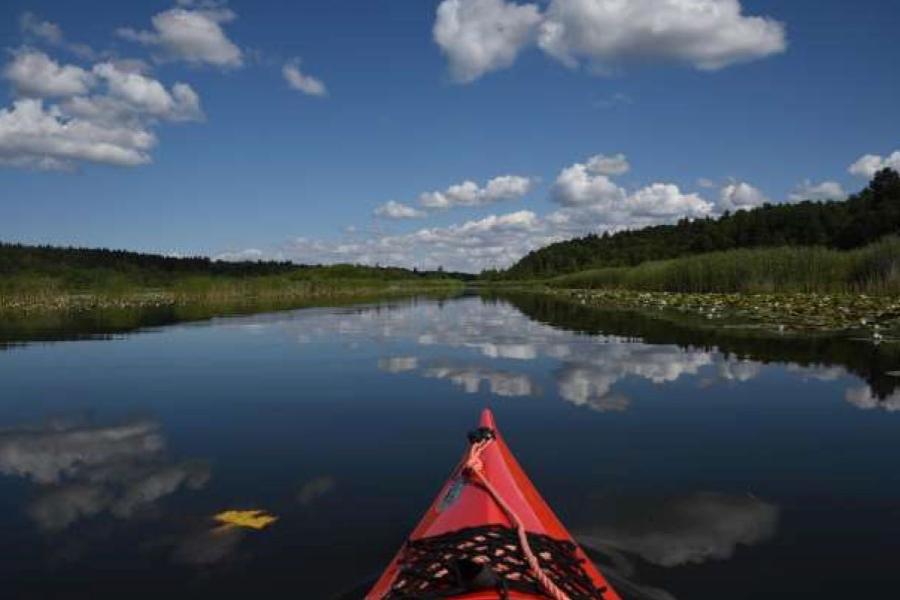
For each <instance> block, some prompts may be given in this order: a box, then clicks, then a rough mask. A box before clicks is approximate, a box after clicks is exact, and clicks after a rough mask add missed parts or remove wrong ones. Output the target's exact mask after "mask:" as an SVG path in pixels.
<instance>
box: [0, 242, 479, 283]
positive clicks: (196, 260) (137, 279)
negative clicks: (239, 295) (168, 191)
mask: <svg viewBox="0 0 900 600" xmlns="http://www.w3.org/2000/svg"><path fill="white" fill-rule="evenodd" d="M111 275H112V276H118V277H124V278H125V279H126V280H128V281H130V282H134V283H137V284H143V285H154V284H157V283H165V282H167V281H169V280H171V279H172V278H179V277H191V276H212V277H232V278H242V277H261V276H271V275H291V276H294V277H300V278H315V279H375V280H395V279H469V278H472V277H473V276H472V275H469V274H464V273H451V272H444V271H418V270H411V269H402V268H399V267H372V266H365V265H347V264H339V265H327V266H321V265H298V264H294V263H292V262H287V261H244V262H227V261H218V260H212V259H209V258H207V257H188V258H178V257H171V256H162V255H158V254H144V253H139V252H129V251H125V250H107V249H95V248H61V247H55V246H27V245H23V244H8V243H2V242H0V279H2V278H7V279H9V278H22V277H36V278H41V277H53V278H62V279H63V280H66V281H67V282H70V283H73V284H78V283H85V284H90V283H91V282H92V281H93V280H96V279H98V278H108V277H109V276H111ZM0 283H2V282H0Z"/></svg>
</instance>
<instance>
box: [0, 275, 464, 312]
mask: <svg viewBox="0 0 900 600" xmlns="http://www.w3.org/2000/svg"><path fill="white" fill-rule="evenodd" d="M462 288H463V283H462V282H460V281H456V280H451V279H446V280H398V281H384V280H368V279H347V280H339V279H335V280H327V281H294V280H290V279H286V278H247V279H234V280H231V279H229V280H223V281H217V280H215V279H212V278H209V279H203V280H199V279H195V280H186V281H182V282H179V284H178V285H175V286H172V287H170V288H167V289H166V288H164V289H153V288H127V289H122V290H83V291H79V290H73V291H59V292H57V291H53V290H52V289H51V290H39V289H38V290H32V291H22V290H20V291H17V292H14V293H6V294H0V314H4V313H5V314H10V313H13V314H20V315H22V314H35V313H48V312H83V311H92V310H107V309H129V308H132V309H140V308H158V307H167V306H168V307H174V306H190V305H217V304H218V305H248V306H250V305H254V304H264V305H271V304H279V305H291V304H292V303H295V304H298V305H309V304H310V303H316V302H330V301H334V300H359V299H363V300H364V299H367V298H373V297H390V296H398V295H409V294H415V293H425V292H454V291H461V290H462Z"/></svg>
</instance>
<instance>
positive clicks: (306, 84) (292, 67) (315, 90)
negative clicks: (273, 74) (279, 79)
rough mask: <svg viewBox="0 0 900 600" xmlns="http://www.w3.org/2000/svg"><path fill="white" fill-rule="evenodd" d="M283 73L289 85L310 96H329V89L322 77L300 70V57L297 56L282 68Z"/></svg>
mask: <svg viewBox="0 0 900 600" xmlns="http://www.w3.org/2000/svg"><path fill="white" fill-rule="evenodd" d="M281 74H282V76H283V77H284V80H285V81H287V84H288V86H289V87H290V88H291V89H293V90H297V91H298V92H302V93H304V94H306V95H308V96H327V95H328V89H327V88H326V87H325V84H324V83H323V82H322V80H320V79H316V78H315V77H313V76H312V75H306V74H305V73H303V72H301V71H300V59H299V58H295V59H293V60H291V61H289V62H287V63H285V65H284V66H283V67H282V68H281Z"/></svg>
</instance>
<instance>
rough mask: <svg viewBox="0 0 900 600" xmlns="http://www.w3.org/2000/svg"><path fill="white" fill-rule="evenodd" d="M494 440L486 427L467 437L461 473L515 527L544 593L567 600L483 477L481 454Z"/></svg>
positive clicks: (519, 522) (509, 510)
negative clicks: (477, 486)
mask: <svg viewBox="0 0 900 600" xmlns="http://www.w3.org/2000/svg"><path fill="white" fill-rule="evenodd" d="M494 439H495V434H494V430H493V429H490V428H487V427H480V428H478V429H476V430H475V431H474V432H472V433H471V434H470V435H469V441H470V442H471V445H470V446H469V453H468V455H467V456H466V461H465V464H464V465H463V471H464V473H465V474H466V475H468V476H469V477H471V478H472V479H474V480H475V482H476V483H477V484H478V485H480V486H481V487H482V488H484V490H485V491H487V493H488V494H490V496H491V498H493V500H494V502H496V503H497V506H499V507H500V508H501V509H502V510H503V512H504V513H506V516H507V518H508V519H509V521H510V523H511V524H512V525H513V527H515V529H516V533H517V534H518V536H519V546H520V547H521V549H522V554H524V555H525V560H527V561H528V566H529V567H531V574H532V575H534V577H535V579H537V581H538V582H539V583H540V584H541V587H542V588H544V591H545V592H547V593H548V594H549V595H550V597H551V598H553V600H569V596H568V595H566V593H565V592H563V591H562V590H561V589H559V587H557V585H556V584H555V583H553V580H551V579H550V577H548V576H547V574H546V573H544V569H542V568H541V563H540V562H539V561H538V557H537V555H535V553H534V552H533V551H532V549H531V544H529V543H528V532H527V531H525V525H524V524H523V523H522V519H520V518H519V515H518V514H516V511H515V510H513V508H512V507H511V506H510V505H509V504H507V502H506V501H505V500H504V499H503V497H502V496H501V495H500V493H499V492H498V491H497V489H496V488H495V487H494V486H493V485H492V484H491V482H490V481H488V479H487V477H485V476H484V463H483V462H482V460H481V454H482V452H484V450H485V448H487V447H488V446H489V445H490V444H492V443H493V442H494Z"/></svg>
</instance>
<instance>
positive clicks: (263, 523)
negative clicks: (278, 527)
mask: <svg viewBox="0 0 900 600" xmlns="http://www.w3.org/2000/svg"><path fill="white" fill-rule="evenodd" d="M213 519H215V520H216V521H218V522H219V523H221V524H222V525H225V526H231V527H243V528H245V529H255V530H257V531H259V530H261V529H265V528H266V527H268V526H269V525H271V524H272V523H274V522H275V521H277V520H278V517H276V516H275V515H272V514H270V513H268V512H266V511H264V510H226V511H222V512H220V513H218V514H216V515H214V516H213Z"/></svg>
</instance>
